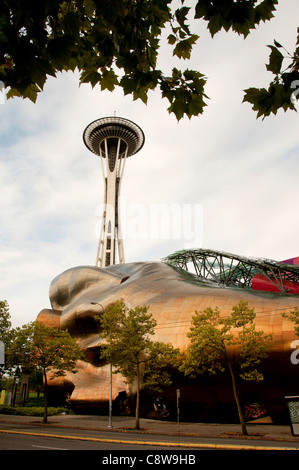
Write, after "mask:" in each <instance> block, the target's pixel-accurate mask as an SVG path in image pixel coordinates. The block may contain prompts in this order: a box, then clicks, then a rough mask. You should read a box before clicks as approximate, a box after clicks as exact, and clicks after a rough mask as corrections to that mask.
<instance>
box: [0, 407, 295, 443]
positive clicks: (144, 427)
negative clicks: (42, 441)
mask: <svg viewBox="0 0 299 470" xmlns="http://www.w3.org/2000/svg"><path fill="white" fill-rule="evenodd" d="M5 422H6V423H8V422H10V423H20V424H30V425H32V424H34V425H36V426H41V425H43V426H47V427H48V428H55V427H65V428H77V429H79V428H81V429H93V430H95V431H97V430H109V428H108V424H109V423H108V416H86V415H59V416H50V417H48V424H43V423H42V418H39V417H36V416H17V415H16V416H15V415H4V414H0V428H1V423H5ZM134 426H135V418H133V417H127V416H115V417H112V429H111V430H112V431H118V432H131V433H136V432H138V433H146V434H168V435H196V436H200V437H219V438H224V437H225V438H227V437H230V438H232V439H239V438H243V439H244V436H242V434H241V426H240V425H239V424H208V423H177V422H170V421H159V420H153V419H141V420H140V426H141V430H140V431H136V430H134ZM246 427H247V431H248V434H249V435H248V436H247V437H246V438H247V439H248V440H250V439H259V440H270V439H271V440H277V441H285V442H298V443H299V436H292V433H291V427H290V426H287V425H286V426H283V425H280V426H278V425H274V424H270V423H269V424H267V423H247V425H246Z"/></svg>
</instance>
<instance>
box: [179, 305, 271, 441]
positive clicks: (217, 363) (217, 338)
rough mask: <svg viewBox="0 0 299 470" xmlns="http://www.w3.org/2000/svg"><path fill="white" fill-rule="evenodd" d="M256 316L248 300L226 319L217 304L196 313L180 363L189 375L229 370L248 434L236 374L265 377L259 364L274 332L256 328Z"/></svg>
mask: <svg viewBox="0 0 299 470" xmlns="http://www.w3.org/2000/svg"><path fill="white" fill-rule="evenodd" d="M254 319H255V313H254V309H250V308H248V303H247V302H243V301H240V302H239V304H238V305H236V306H234V307H233V308H232V312H231V314H230V316H229V317H225V318H224V317H221V315H220V312H219V309H218V307H216V308H214V309H213V308H211V307H209V308H207V309H205V310H204V311H203V312H195V315H194V316H193V317H192V327H191V328H190V331H189V333H188V337H189V338H190V340H191V344H190V346H189V348H188V350H187V353H186V357H185V360H184V362H183V364H182V366H181V370H182V371H184V373H185V374H186V375H193V376H194V375H196V374H203V373H205V372H208V373H210V374H215V373H216V372H217V371H220V372H224V371H225V370H226V369H228V370H229V372H230V376H231V380H232V387H233V393H234V398H235V402H236V405H237V409H238V415H239V419H240V423H241V427H242V433H243V434H244V435H247V429H246V425H245V420H244V417H243V413H242V410H241V406H240V402H239V398H238V393H237V385H236V374H238V375H239V376H240V377H241V378H242V379H244V380H253V381H260V380H263V375H262V374H261V372H259V371H258V369H257V366H258V364H259V363H260V361H261V359H262V358H265V357H267V354H266V352H267V349H268V348H269V345H270V341H271V339H272V335H266V334H265V333H264V332H262V331H256V329H255V324H254ZM231 348H233V354H231V353H230V349H231Z"/></svg>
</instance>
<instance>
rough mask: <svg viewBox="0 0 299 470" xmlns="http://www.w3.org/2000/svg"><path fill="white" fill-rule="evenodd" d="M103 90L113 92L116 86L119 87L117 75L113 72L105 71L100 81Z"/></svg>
mask: <svg viewBox="0 0 299 470" xmlns="http://www.w3.org/2000/svg"><path fill="white" fill-rule="evenodd" d="M100 83H101V90H106V89H107V90H109V91H113V90H114V88H115V86H116V85H118V78H117V75H116V74H115V72H114V71H113V70H104V72H103V75H102V78H101V79H100Z"/></svg>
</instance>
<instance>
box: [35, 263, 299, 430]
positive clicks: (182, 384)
mask: <svg viewBox="0 0 299 470" xmlns="http://www.w3.org/2000/svg"><path fill="white" fill-rule="evenodd" d="M119 298H122V299H123V300H124V301H125V302H126V303H127V305H128V306H132V307H134V306H137V305H144V304H145V305H148V306H149V312H151V313H152V314H153V316H154V318H155V319H156V321H157V327H156V332H155V339H156V340H158V341H163V342H167V343H168V342H170V343H172V344H173V345H174V346H175V347H179V348H181V350H185V349H186V348H187V347H188V341H189V340H188V338H187V332H188V331H189V328H190V325H191V318H192V315H193V314H194V312H195V310H197V311H200V310H204V309H205V308H207V307H215V306H218V307H219V309H220V311H221V314H222V315H223V316H227V315H229V314H230V312H231V309H232V307H233V306H234V305H236V304H237V303H238V302H239V301H240V300H244V301H247V302H248V304H249V306H250V307H254V308H255V312H256V327H257V329H261V330H263V331H264V332H265V333H272V334H273V344H272V347H271V350H270V351H269V358H268V359H266V360H265V361H264V363H263V365H262V370H263V373H264V377H265V379H264V381H263V382H261V383H258V384H257V383H253V384H250V383H247V382H246V383H244V382H242V383H241V382H240V384H239V390H240V398H241V402H242V404H243V406H247V405H248V403H251V402H254V403H255V402H258V403H261V404H262V406H263V407H264V408H265V410H266V411H267V413H268V415H269V416H270V418H271V419H272V421H276V422H282V420H283V419H284V418H285V416H286V414H285V413H286V409H285V401H284V397H285V396H286V395H296V394H298V391H299V390H298V381H297V377H298V371H299V369H298V367H299V365H296V364H293V363H292V362H291V360H290V357H291V353H292V352H293V351H294V349H292V348H293V341H294V340H295V339H296V336H295V334H294V326H293V324H292V323H291V322H290V321H288V320H287V319H285V318H283V317H282V316H281V313H282V312H288V311H291V310H292V309H294V308H295V307H297V306H298V304H299V298H298V297H297V296H296V295H290V294H284V293H280V292H270V291H257V290H252V289H249V288H240V287H236V286H230V287H220V285H217V283H213V282H209V281H207V280H206V279H202V280H199V279H195V278H194V275H193V274H190V273H189V272H187V271H186V270H184V269H182V268H180V267H174V266H170V265H168V264H166V263H159V262H157V263H153V262H152V263H142V262H140V263H127V264H125V263H124V264H118V265H114V266H108V267H105V268H99V267H90V266H80V267H75V268H72V269H69V270H67V271H65V272H64V273H62V274H60V275H59V276H57V277H56V278H55V279H54V280H53V281H52V283H51V286H50V301H51V306H52V309H45V310H43V311H41V312H40V314H39V316H38V321H41V322H43V323H45V324H48V325H56V326H57V327H59V328H67V329H68V330H69V332H70V333H71V335H72V336H73V337H74V338H76V339H77V341H78V342H79V344H80V345H81V346H82V347H83V349H84V350H85V352H86V359H85V361H81V362H80V363H78V372H77V374H68V376H67V377H66V378H65V379H61V381H60V382H59V381H56V382H55V387H58V388H56V390H58V389H59V388H60V389H61V390H62V389H64V387H65V389H68V390H69V391H71V402H72V404H73V406H74V407H77V408H80V407H81V408H82V407H84V408H85V409H87V408H88V409H89V408H92V407H95V408H96V409H97V410H98V409H99V407H100V406H101V405H103V406H107V402H108V398H109V366H108V365H107V364H104V363H101V360H100V359H99V350H100V348H101V342H102V341H104V339H103V338H101V337H100V332H99V331H98V329H97V324H96V322H95V320H94V316H95V315H96V314H100V313H101V311H102V307H104V308H105V307H107V306H108V305H109V304H110V303H111V302H113V301H116V300H117V299H119ZM99 304H100V305H99ZM231 353H232V354H233V351H232V352H231ZM50 383H51V382H50ZM53 386H54V384H53ZM178 388H179V389H180V391H181V418H182V419H196V420H198V421H210V422H212V421H215V422H220V421H227V422H233V421H234V419H235V415H236V413H235V404H234V400H233V393H232V389H231V383H230V380H229V378H228V377H227V376H226V375H225V374H219V375H217V376H215V377H213V376H210V377H209V376H202V377H198V378H197V379H196V380H191V379H189V378H186V377H184V376H183V374H177V375H176V376H175V378H174V382H173V385H172V386H171V387H170V388H169V389H167V390H166V391H165V395H164V397H165V398H166V401H167V406H168V407H169V409H170V411H171V410H173V412H174V413H175V407H176V389H178ZM123 391H128V388H127V386H126V384H125V383H124V382H123V379H122V377H121V376H117V375H113V399H115V398H116V397H117V396H118V394H119V393H120V392H123ZM236 419H237V418H236Z"/></svg>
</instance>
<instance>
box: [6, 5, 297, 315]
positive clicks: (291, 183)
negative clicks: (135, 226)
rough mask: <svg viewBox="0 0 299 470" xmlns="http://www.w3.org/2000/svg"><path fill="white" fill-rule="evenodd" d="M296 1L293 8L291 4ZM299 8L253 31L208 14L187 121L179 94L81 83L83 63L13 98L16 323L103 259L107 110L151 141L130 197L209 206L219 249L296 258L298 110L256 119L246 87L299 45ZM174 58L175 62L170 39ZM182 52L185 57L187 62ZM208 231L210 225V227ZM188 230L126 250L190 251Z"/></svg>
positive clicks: (210, 235) (260, 82) (165, 56)
mask: <svg viewBox="0 0 299 470" xmlns="http://www.w3.org/2000/svg"><path fill="white" fill-rule="evenodd" d="M290 12H291V13H290ZM298 13H299V5H296V6H294V1H293V0H285V1H284V2H281V3H280V5H279V7H278V12H277V16H276V18H275V19H274V20H272V21H271V22H269V23H267V24H264V25H262V26H261V27H259V28H257V30H256V31H255V32H253V33H252V34H251V35H250V36H249V37H248V38H247V39H246V40H245V41H244V40H243V39H242V38H239V37H237V36H234V35H233V34H231V33H229V34H224V33H220V34H218V35H216V36H215V38H214V39H211V38H210V36H209V34H208V32H207V31H206V30H205V25H204V23H203V22H199V23H195V24H199V35H200V39H199V41H198V45H197V47H196V49H195V51H194V53H193V56H192V60H191V62H190V64H184V63H182V64H179V66H180V67H181V68H182V67H184V66H187V67H189V68H197V69H198V70H199V71H201V72H202V73H205V74H206V75H207V77H208V83H207V94H208V96H209V97H210V100H208V101H207V103H208V107H207V108H206V111H205V113H204V115H203V116H200V117H197V118H194V119H192V120H191V121H189V120H188V119H184V120H182V121H180V123H177V122H176V120H175V118H174V117H173V116H169V115H168V112H167V110H166V109H167V106H168V103H167V101H166V100H161V98H160V96H159V93H151V95H150V98H149V103H148V105H147V106H145V105H144V104H143V103H141V102H133V101H132V99H131V97H128V96H126V97H124V96H123V92H122V91H121V90H116V91H115V92H114V93H112V94H111V93H109V92H100V90H99V88H98V87H95V88H94V89H93V90H92V89H91V87H89V86H88V85H83V86H81V87H79V86H78V75H77V74H76V73H75V74H73V73H70V74H66V73H64V74H60V75H59V76H58V77H57V78H56V79H52V78H51V79H49V80H48V82H47V84H46V87H45V91H44V92H43V93H42V94H41V95H40V97H39V98H38V101H37V103H36V104H32V103H30V102H27V101H23V100H19V99H14V100H8V101H7V102H6V103H5V104H3V105H0V139H1V140H0V184H1V186H0V187H1V191H0V203H1V221H0V227H1V232H0V233H1V246H0V272H1V277H0V292H1V295H0V298H2V299H7V300H8V302H9V305H10V311H11V314H12V319H13V322H14V324H21V323H26V322H28V321H31V320H34V319H35V318H36V315H37V313H38V312H39V311H40V310H41V309H42V308H44V307H48V306H49V300H48V291H49V286H50V282H51V280H52V279H53V278H54V277H55V276H56V275H57V274H59V273H60V272H62V271H63V270H65V269H68V268H69V267H72V266H77V265H81V264H93V263H94V259H95V255H96V249H97V232H96V228H97V227H98V219H97V217H96V212H97V208H98V206H99V205H100V204H101V202H102V197H103V182H102V173H101V167H100V161H99V158H97V157H95V156H94V155H93V154H91V153H90V152H89V151H88V150H87V149H86V147H85V146H84V144H83V140H82V134H83V131H84V129H85V127H86V126H87V125H88V124H89V123H90V122H91V121H93V120H94V119H97V118H100V117H104V116H111V115H113V114H114V112H116V115H118V116H123V117H125V118H128V119H131V120H133V121H135V122H136V123H137V124H139V125H140V126H141V127H142V129H143V131H144V133H145V138H146V140H145V145H144V147H143V148H142V150H141V151H140V153H138V154H137V155H135V156H133V157H132V158H130V159H129V160H128V161H127V164H126V168H125V174H124V180H123V186H122V194H123V196H124V197H125V198H126V202H127V204H134V203H137V204H140V205H144V207H145V210H146V211H147V213H149V210H150V207H151V205H153V204H156V203H164V204H166V205H168V206H169V207H171V205H172V204H174V203H177V204H190V205H196V204H200V205H202V207H203V214H204V216H203V241H202V244H203V246H205V247H208V248H215V249H220V250H227V251H231V252H233V253H238V254H242V255H245V256H246V255H249V256H261V257H269V258H273V259H286V258H289V257H292V256H297V255H298V254H299V246H298V241H297V240H298V235H297V234H298V232H299V219H298V216H297V206H298V183H297V181H296V180H297V175H298V170H299V159H298V148H299V142H298V123H299V117H298V114H296V113H294V112H288V113H287V114H284V113H282V112H280V113H279V114H278V116H276V117H270V118H268V119H266V120H264V121H261V120H256V117H255V114H254V113H253V111H252V110H251V107H250V105H249V104H248V103H245V104H242V99H243V92H242V90H243V89H245V88H248V87H250V86H256V87H259V86H266V85H267V84H268V83H269V81H270V79H271V74H270V73H269V72H267V71H266V67H265V63H267V61H268V56H269V50H268V48H267V47H266V46H267V44H272V43H273V39H274V38H275V39H277V40H278V41H279V42H281V43H283V44H285V45H286V47H287V48H289V50H291V51H292V50H293V49H294V43H295V39H296V28H297V26H298V24H297V19H298ZM161 52H162V55H161V63H162V65H163V64H164V63H165V64H166V63H167V64H169V67H170V66H171V64H172V63H173V62H172V58H171V57H169V49H168V48H165V50H162V51H161ZM175 62H176V61H175ZM197 238H198V240H201V234H200V235H199V236H198V237H197ZM186 244H188V241H187V242H186V240H184V239H175V238H174V237H171V239H170V240H165V239H163V237H160V238H159V237H158V239H153V238H150V239H149V240H147V239H146V240H140V241H138V240H137V241H136V239H131V240H130V239H128V240H126V244H125V254H126V261H127V262H130V261H138V260H141V261H144V260H157V259H160V258H162V257H164V256H166V255H167V254H169V253H172V252H173V251H175V250H179V249H181V248H184V247H185V245H186Z"/></svg>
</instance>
